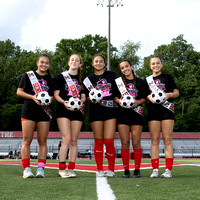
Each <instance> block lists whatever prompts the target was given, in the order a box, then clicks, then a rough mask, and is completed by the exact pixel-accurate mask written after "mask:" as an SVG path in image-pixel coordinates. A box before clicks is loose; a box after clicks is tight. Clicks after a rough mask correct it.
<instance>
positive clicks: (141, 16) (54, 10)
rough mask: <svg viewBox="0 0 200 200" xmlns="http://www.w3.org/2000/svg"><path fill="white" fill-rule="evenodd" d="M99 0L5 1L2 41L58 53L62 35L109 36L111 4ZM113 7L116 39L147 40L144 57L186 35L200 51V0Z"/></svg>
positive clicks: (142, 0) (1, 1) (127, 2)
mask: <svg viewBox="0 0 200 200" xmlns="http://www.w3.org/2000/svg"><path fill="white" fill-rule="evenodd" d="M97 3H98V0H0V41H5V40H7V39H10V40H11V41H12V42H14V43H15V45H19V46H20V47H21V48H22V49H25V50H33V51H34V50H35V49H36V48H37V47H39V48H41V49H48V50H52V51H55V46H56V43H59V42H60V40H61V39H63V38H66V39H76V38H81V37H83V36H85V35H86V34H92V35H95V34H99V35H101V36H106V37H107V36H108V8H107V7H101V6H97ZM122 3H123V5H124V6H122V7H114V8H111V43H112V44H113V45H114V46H115V47H117V48H119V47H120V46H121V45H123V44H124V43H125V42H126V41H127V40H131V41H132V42H134V43H137V42H141V44H142V46H141V49H140V50H139V51H138V56H140V57H141V58H143V57H145V56H149V55H150V54H153V51H154V50H155V49H156V48H157V47H158V46H160V45H162V44H169V43H171V40H172V39H173V38H175V37H177V36H178V35H180V34H183V35H184V39H185V40H187V42H188V43H190V44H192V45H193V46H194V48H195V50H196V51H200V0H137V1H136V0H123V1H122Z"/></svg>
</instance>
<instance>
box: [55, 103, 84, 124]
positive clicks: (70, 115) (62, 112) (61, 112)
mask: <svg viewBox="0 0 200 200" xmlns="http://www.w3.org/2000/svg"><path fill="white" fill-rule="evenodd" d="M62 117H64V118H67V119H69V120H70V121H83V114H82V112H81V111H80V110H78V111H70V110H68V109H67V108H65V107H64V106H63V107H61V108H57V118H62Z"/></svg>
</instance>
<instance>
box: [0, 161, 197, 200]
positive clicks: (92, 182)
mask: <svg viewBox="0 0 200 200" xmlns="http://www.w3.org/2000/svg"><path fill="white" fill-rule="evenodd" d="M5 161H6V162H7V163H8V165H2V164H0V176H1V178H0V199H2V200H4V199H5V200H7V199H13V200H14V199H15V200H17V199H19V200H21V199H22V200H25V199H34V200H37V199H38V200H39V199H40V200H41V199H42V200H43V199H44V200H46V199H47V200H53V199H67V200H68V199H70V200H72V199H73V200H86V199H89V200H90V199H91V200H93V199H94V200H95V199H98V197H97V192H96V174H95V173H94V172H80V171H76V174H77V178H70V179H62V178H60V177H58V169H48V168H46V169H45V176H46V177H45V178H44V179H41V178H40V179H36V178H33V179H23V178H22V172H23V167H22V166H21V165H9V162H11V161H12V162H13V161H16V162H21V160H17V159H16V160H15V159H2V160H0V163H2V162H5ZM31 162H37V160H31ZM47 162H48V163H58V161H57V160H47ZM130 162H131V164H133V163H134V161H133V160H131V161H130ZM142 162H143V163H150V160H148V159H146V160H143V161H142ZM163 162H164V159H162V160H160V163H163ZM174 163H182V164H183V165H182V166H174V167H173V172H172V175H173V178H171V179H162V178H157V179H152V178H149V176H150V174H151V172H152V169H151V168H147V169H141V175H142V177H141V178H138V179H133V178H128V179H125V178H122V175H123V171H120V172H116V177H115V178H107V181H108V184H109V185H110V187H111V189H112V190H113V192H114V195H115V196H116V198H117V199H118V200H131V199H139V200H140V199H141V200H142V199H148V200H155V199H158V200H159V199H161V200H162V199H163V200H164V199H178V200H179V199H187V200H189V199H191V200H193V199H200V189H199V186H200V160H199V159H188V160H180V159H177V160H175V162H174ZM187 163H194V165H187ZM198 163H199V164H198ZM77 164H87V165H95V161H94V160H77ZM104 164H105V165H107V162H106V161H104ZM116 164H122V163H121V159H117V160H116ZM31 168H32V171H33V172H34V174H35V172H36V169H37V168H36V167H31ZM164 169H165V168H164V167H162V168H160V170H159V172H160V174H161V173H162V172H164ZM132 173H133V171H131V174H132ZM105 192H106V191H105Z"/></svg>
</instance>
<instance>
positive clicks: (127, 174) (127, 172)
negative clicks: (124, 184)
mask: <svg viewBox="0 0 200 200" xmlns="http://www.w3.org/2000/svg"><path fill="white" fill-rule="evenodd" d="M122 177H123V178H130V170H129V169H125V170H124V175H123V176H122Z"/></svg>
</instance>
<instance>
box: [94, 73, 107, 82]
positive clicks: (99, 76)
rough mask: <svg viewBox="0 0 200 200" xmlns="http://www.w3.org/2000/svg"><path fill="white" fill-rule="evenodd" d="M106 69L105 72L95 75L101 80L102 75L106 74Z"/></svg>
mask: <svg viewBox="0 0 200 200" xmlns="http://www.w3.org/2000/svg"><path fill="white" fill-rule="evenodd" d="M104 73H105V71H104V72H103V74H100V75H97V74H95V73H94V75H95V76H96V77H97V78H98V79H99V81H100V80H101V78H102V76H103V75H104Z"/></svg>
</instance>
